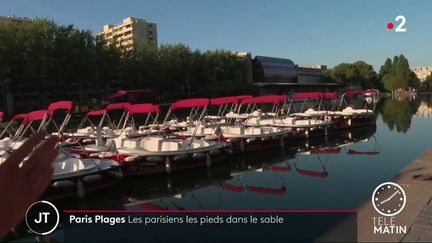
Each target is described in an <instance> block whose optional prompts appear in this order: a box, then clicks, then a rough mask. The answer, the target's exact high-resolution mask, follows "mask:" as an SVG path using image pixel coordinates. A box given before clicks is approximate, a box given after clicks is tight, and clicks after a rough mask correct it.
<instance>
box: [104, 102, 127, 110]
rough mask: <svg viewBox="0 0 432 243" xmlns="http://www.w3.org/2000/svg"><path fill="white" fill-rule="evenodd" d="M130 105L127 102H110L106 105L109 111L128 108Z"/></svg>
mask: <svg viewBox="0 0 432 243" xmlns="http://www.w3.org/2000/svg"><path fill="white" fill-rule="evenodd" d="M129 106H130V104H129V103H127V102H125V103H113V104H109V105H107V106H106V107H105V110H107V111H109V110H126V109H127V108H128V107H129Z"/></svg>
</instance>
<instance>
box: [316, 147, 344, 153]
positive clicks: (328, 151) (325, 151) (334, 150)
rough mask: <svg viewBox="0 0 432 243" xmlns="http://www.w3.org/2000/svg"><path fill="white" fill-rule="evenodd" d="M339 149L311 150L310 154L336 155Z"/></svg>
mask: <svg viewBox="0 0 432 243" xmlns="http://www.w3.org/2000/svg"><path fill="white" fill-rule="evenodd" d="M340 151H341V148H331V149H316V150H312V151H311V154H338V153H340Z"/></svg>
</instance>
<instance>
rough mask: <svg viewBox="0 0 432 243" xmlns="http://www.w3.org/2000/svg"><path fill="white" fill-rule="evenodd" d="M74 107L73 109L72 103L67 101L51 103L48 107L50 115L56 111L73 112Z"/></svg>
mask: <svg viewBox="0 0 432 243" xmlns="http://www.w3.org/2000/svg"><path fill="white" fill-rule="evenodd" d="M72 107H73V102H72V101H67V100H62V101H57V102H54V103H51V104H50V105H49V106H48V112H49V113H50V114H53V113H54V112H55V111H56V110H67V111H68V112H70V111H71V110H72Z"/></svg>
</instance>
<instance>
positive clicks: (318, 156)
mask: <svg viewBox="0 0 432 243" xmlns="http://www.w3.org/2000/svg"><path fill="white" fill-rule="evenodd" d="M375 131H376V127H375V126H370V127H365V128H361V129H356V130H352V131H350V132H341V133H339V134H338V136H334V137H330V138H329V139H328V140H327V141H326V142H322V141H320V143H318V142H317V143H316V144H314V143H313V142H311V143H309V144H308V145H307V146H306V145H305V144H303V145H300V144H299V145H298V146H297V147H295V149H294V150H288V151H287V150H281V149H274V150H270V151H268V152H266V153H262V152H261V153H250V154H247V155H243V156H238V157H235V158H232V159H230V161H227V162H226V163H223V164H219V165H217V166H215V167H212V168H211V169H200V170H194V171H188V172H184V173H177V174H174V175H171V176H159V177H157V178H152V179H150V178H149V179H145V180H133V181H128V182H127V183H128V186H125V185H124V184H123V185H122V188H126V190H124V189H123V190H122V192H121V193H120V194H123V195H122V196H120V197H121V202H122V203H123V205H122V207H123V208H127V209H138V208H139V209H149V210H150V209H223V208H236V207H237V206H236V205H235V204H237V203H239V201H237V200H240V201H241V200H242V199H241V198H248V197H249V196H251V195H256V196H259V197H260V198H261V199H262V197H278V196H282V195H285V194H288V195H289V193H290V192H289V190H288V189H287V187H288V183H287V180H288V179H290V177H294V176H300V177H312V178H319V179H321V180H322V179H326V178H329V177H331V174H332V171H331V170H330V169H329V168H328V165H329V164H330V163H331V161H332V156H335V155H338V154H341V153H345V154H352V155H373V154H376V152H377V149H376V146H373V148H371V150H372V151H362V150H354V149H348V148H345V147H346V146H352V145H354V144H356V143H360V142H368V143H369V138H370V137H372V136H373V135H374V133H375ZM373 143H375V142H373ZM350 151H351V152H350ZM354 151H355V152H354ZM300 179H301V178H300ZM296 180H297V179H296ZM291 186H292V185H291ZM215 195H217V196H216V197H215ZM212 196H213V197H215V198H213V199H209V198H211V197H212ZM234 198H236V199H235V201H236V202H234V200H233V199H234ZM280 206H281V207H284V206H283V205H280ZM244 207H245V204H243V208H244ZM247 207H249V208H256V207H260V205H259V203H258V202H251V201H247Z"/></svg>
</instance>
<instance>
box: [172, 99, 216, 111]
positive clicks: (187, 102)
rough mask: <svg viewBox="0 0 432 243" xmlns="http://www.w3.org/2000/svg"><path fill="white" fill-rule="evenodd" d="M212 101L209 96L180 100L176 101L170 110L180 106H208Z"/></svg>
mask: <svg viewBox="0 0 432 243" xmlns="http://www.w3.org/2000/svg"><path fill="white" fill-rule="evenodd" d="M209 103H210V100H209V99H207V98H195V99H188V100H179V101H176V102H174V103H173V104H172V105H171V107H170V110H172V111H173V110H176V109H180V108H192V107H207V106H208V105H209Z"/></svg>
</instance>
